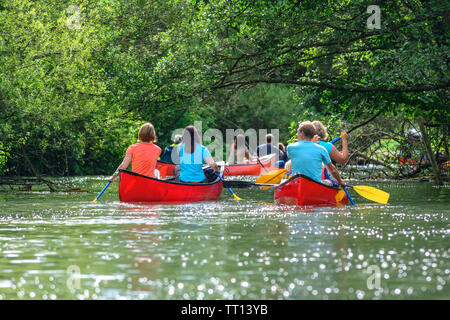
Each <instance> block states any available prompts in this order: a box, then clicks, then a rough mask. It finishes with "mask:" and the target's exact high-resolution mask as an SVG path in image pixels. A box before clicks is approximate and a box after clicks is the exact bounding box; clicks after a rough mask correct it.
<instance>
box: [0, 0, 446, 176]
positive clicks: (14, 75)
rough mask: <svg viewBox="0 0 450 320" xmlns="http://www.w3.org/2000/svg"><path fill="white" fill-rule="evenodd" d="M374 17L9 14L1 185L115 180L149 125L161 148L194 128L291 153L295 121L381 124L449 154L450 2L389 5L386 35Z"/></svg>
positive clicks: (226, 10)
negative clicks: (409, 131)
mask: <svg viewBox="0 0 450 320" xmlns="http://www.w3.org/2000/svg"><path fill="white" fill-rule="evenodd" d="M371 4H372V2H370V1H364V0H355V1H344V0H342V1H317V0H305V1H297V0H280V1H271V0H264V1H240V0H233V1H229V0H214V1H202V0H176V1H166V0H154V1H144V0H137V1H125V0H101V1H93V0H82V1H79V2H78V4H77V5H78V7H70V6H72V5H73V2H71V1H68V0H64V1H56V2H52V4H51V5H49V2H48V1H45V0H36V1H30V0H11V1H2V2H1V6H0V26H1V28H2V30H1V32H0V121H1V126H0V174H32V173H33V170H36V171H38V172H41V173H45V174H56V175H73V174H98V173H109V172H111V171H112V170H114V167H116V166H117V165H118V163H119V162H120V160H121V158H122V157H123V154H124V152H125V150H126V148H127V146H128V145H129V144H130V143H133V142H135V140H136V133H137V129H138V128H139V126H140V124H142V123H143V122H147V121H151V122H152V123H153V124H154V125H155V128H156V130H157V135H158V137H159V142H158V143H159V144H160V145H162V146H164V145H166V144H169V143H170V136H171V133H172V131H173V130H174V129H176V128H180V127H184V126H186V125H188V124H192V123H193V122H194V121H196V120H202V121H203V128H204V129H205V130H206V129H208V128H209V127H215V128H219V129H221V130H224V129H226V128H234V129H235V128H238V127H240V128H243V129H244V130H245V129H248V128H254V129H261V128H268V129H271V128H280V133H281V140H282V141H286V140H288V139H290V138H291V139H292V137H293V134H295V133H294V131H295V130H296V128H295V127H296V125H292V121H295V123H297V122H298V121H300V120H303V119H308V120H314V119H320V120H321V121H322V122H324V123H325V124H326V125H327V126H328V129H329V133H330V136H333V137H334V136H335V135H337V134H338V133H339V132H340V130H341V129H342V128H343V127H345V125H346V124H350V123H357V122H358V120H359V119H360V118H367V117H369V116H370V115H373V114H375V113H378V112H379V111H382V113H383V114H384V115H386V116H390V117H402V118H407V119H411V120H414V119H416V118H418V117H421V118H423V119H425V121H426V122H427V123H428V124H429V125H431V126H432V127H431V128H432V130H430V132H431V133H430V135H431V140H432V144H433V146H434V147H435V148H437V149H439V150H442V149H445V150H444V151H446V150H447V149H448V148H447V149H446V147H445V145H448V143H447V144H446V143H442V139H441V138H442V136H443V135H444V136H445V135H447V134H448V123H449V113H448V102H447V101H448V84H449V80H448V52H449V48H448V35H449V30H448V24H447V23H446V22H445V17H446V15H445V13H446V12H448V10H449V9H450V5H449V3H448V2H447V1H439V0H431V1H383V2H380V7H381V9H382V21H381V23H382V28H381V30H369V29H368V28H367V27H366V20H367V18H368V16H369V14H367V13H366V9H367V6H368V5H371ZM289 127H290V129H289V130H290V131H289V132H288V131H287V130H286V129H285V128H289ZM443 145H444V146H443ZM446 152H447V151H446ZM447 153H448V152H447Z"/></svg>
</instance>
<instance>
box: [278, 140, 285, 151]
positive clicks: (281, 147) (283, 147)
mask: <svg viewBox="0 0 450 320" xmlns="http://www.w3.org/2000/svg"><path fill="white" fill-rule="evenodd" d="M278 149H280V150H281V151H284V149H285V146H284V144H282V143H281V142H280V143H278Z"/></svg>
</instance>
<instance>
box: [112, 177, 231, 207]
mask: <svg viewBox="0 0 450 320" xmlns="http://www.w3.org/2000/svg"><path fill="white" fill-rule="evenodd" d="M119 176H120V180H119V199H120V201H123V202H198V201H206V200H215V199H217V198H218V197H219V196H220V193H221V192H222V189H223V185H222V181H221V180H220V179H219V178H217V179H216V180H215V181H214V182H211V183H178V182H174V181H163V180H158V179H154V178H150V177H146V176H143V175H140V174H138V173H135V172H132V171H128V170H120V173H119Z"/></svg>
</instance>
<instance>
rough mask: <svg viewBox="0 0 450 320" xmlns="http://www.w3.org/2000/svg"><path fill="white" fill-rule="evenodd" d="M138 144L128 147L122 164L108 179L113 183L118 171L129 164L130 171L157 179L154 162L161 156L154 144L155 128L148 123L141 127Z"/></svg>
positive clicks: (157, 172)
mask: <svg viewBox="0 0 450 320" xmlns="http://www.w3.org/2000/svg"><path fill="white" fill-rule="evenodd" d="M138 141H139V142H138V143H135V144H132V145H131V146H129V147H128V149H127V151H126V153H125V157H124V158H123V161H122V163H121V164H120V165H119V167H118V168H117V169H116V171H115V172H114V174H113V175H112V176H111V177H110V178H109V179H108V180H109V181H111V182H113V181H114V180H115V179H116V177H117V174H118V172H119V170H120V169H122V170H125V169H127V168H128V166H129V165H130V162H131V170H132V171H133V172H136V173H139V174H141V175H143V176H147V177H151V178H155V177H156V178H159V171H158V170H157V169H156V161H157V159H158V157H159V155H160V154H161V148H160V147H158V146H157V145H156V144H154V143H155V142H156V132H155V128H154V127H153V125H152V124H151V123H150V122H147V123H145V124H144V125H142V126H141V128H140V129H139V132H138Z"/></svg>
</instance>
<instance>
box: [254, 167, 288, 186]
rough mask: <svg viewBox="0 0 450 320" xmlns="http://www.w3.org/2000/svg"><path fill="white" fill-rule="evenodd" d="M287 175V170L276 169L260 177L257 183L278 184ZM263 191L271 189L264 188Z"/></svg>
mask: <svg viewBox="0 0 450 320" xmlns="http://www.w3.org/2000/svg"><path fill="white" fill-rule="evenodd" d="M285 173H286V169H276V170H272V171H269V172H267V173H266V174H264V175H262V176H260V177H258V179H256V183H263V184H277V183H278V182H280V181H281V179H283V176H284V174H285ZM262 188H263V189H269V188H270V187H262Z"/></svg>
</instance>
